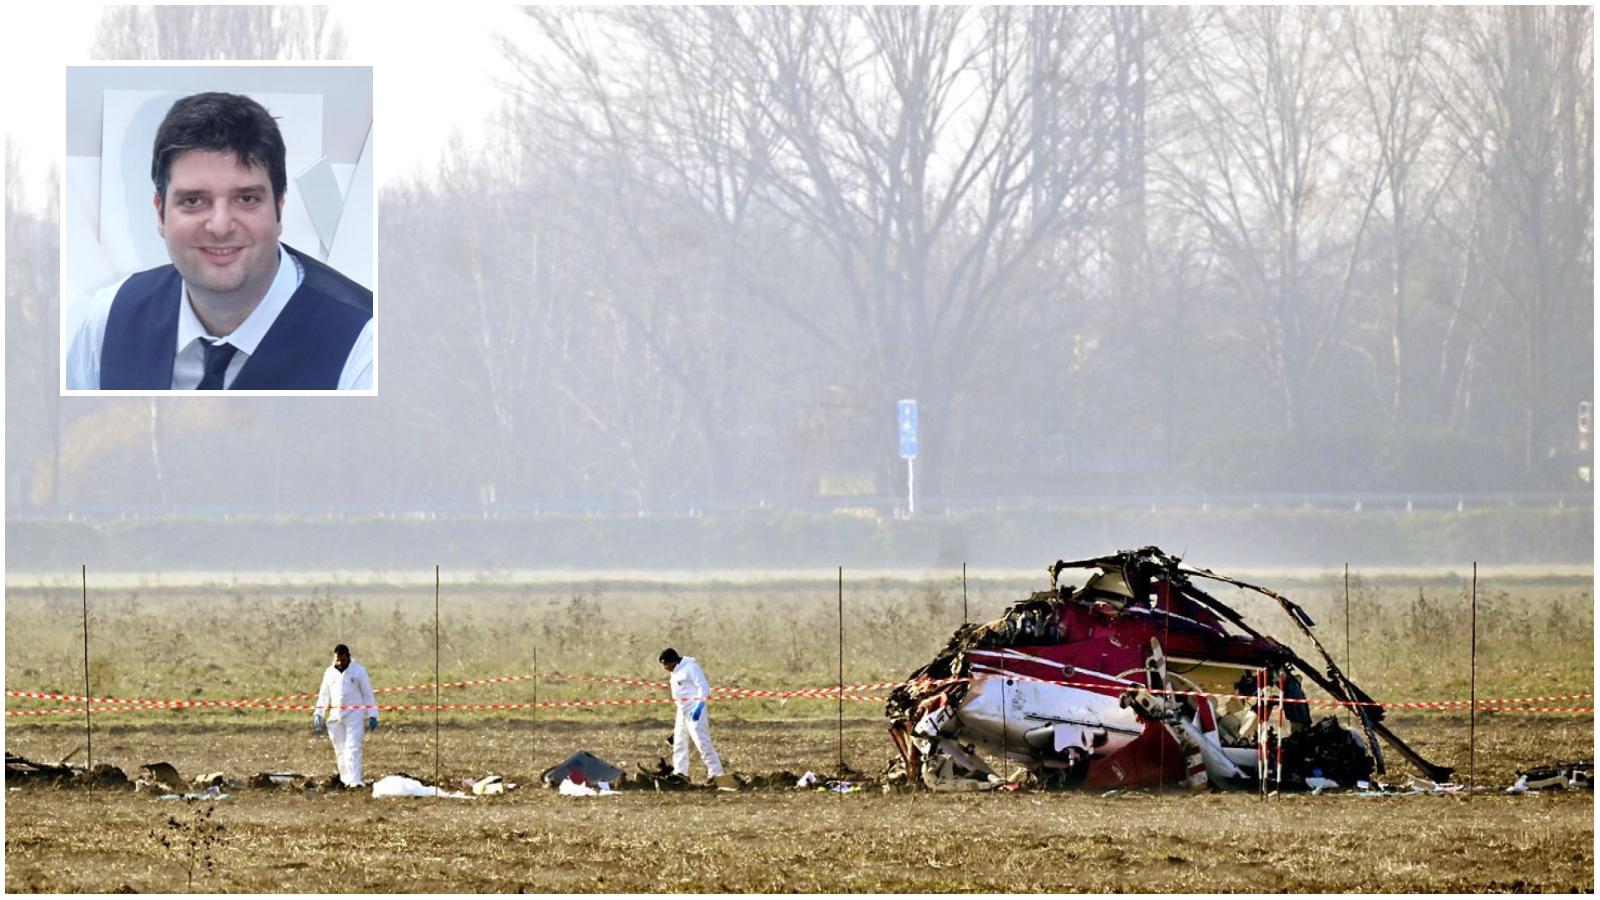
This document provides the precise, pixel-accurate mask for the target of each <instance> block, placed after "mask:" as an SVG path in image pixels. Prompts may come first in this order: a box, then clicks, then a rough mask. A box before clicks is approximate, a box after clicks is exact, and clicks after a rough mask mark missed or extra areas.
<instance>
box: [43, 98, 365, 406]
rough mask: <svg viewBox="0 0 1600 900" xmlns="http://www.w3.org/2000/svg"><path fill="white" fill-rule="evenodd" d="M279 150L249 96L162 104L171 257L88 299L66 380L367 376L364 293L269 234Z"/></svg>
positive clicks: (160, 212) (267, 381)
mask: <svg viewBox="0 0 1600 900" xmlns="http://www.w3.org/2000/svg"><path fill="white" fill-rule="evenodd" d="M286 155H287V154H286V150H285V148H284V144H283V136H282V135H281V134H280V133H279V132H278V126H277V123H276V122H274V121H273V119H272V116H271V115H270V114H269V113H268V112H267V110H266V109H265V108H264V107H262V106H261V104H259V103H257V102H256V101H254V100H251V99H250V98H249V97H244V96H240V95H238V94H223V93H204V94H194V95H192V96H189V97H184V98H183V99H181V100H179V101H178V102H176V103H174V104H173V105H172V108H171V109H170V110H168V111H167V115H166V118H164V119H163V120H162V122H161V126H160V128H158V129H157V130H156V139H155V146H154V148H153V152H152V157H151V163H150V177H151V180H152V181H153V182H154V183H155V213H156V230H157V231H158V232H159V233H160V234H161V237H162V238H163V239H164V240H165V241H166V245H167V255H168V256H169V257H170V258H171V260H172V264H171V265H166V266H160V267H158V268H155V269H150V270H148V271H144V272H137V273H135V274H133V275H131V276H129V277H128V278H127V279H125V280H124V281H123V282H121V283H120V284H118V285H115V286H114V287H113V288H111V289H108V290H106V291H103V292H102V293H101V294H100V295H99V296H97V297H96V298H95V303H94V305H93V308H92V309H91V310H90V312H89V315H88V317H87V318H86V319H85V320H84V323H83V325H82V327H81V328H79V330H78V334H77V336H76V337H75V338H74V339H73V341H72V345H71V346H70V347H69V348H68V351H67V387H69V388H74V389H85V390H115V389H123V390H188V389H198V390H223V389H228V390H313V391H314V390H364V389H370V388H371V387H372V292H371V291H369V290H367V289H366V288H364V287H362V286H361V285H359V284H357V283H356V282H354V281H351V280H350V279H348V278H346V277H344V276H343V275H340V274H339V273H338V272H336V271H334V270H333V269H331V268H329V267H328V266H327V265H325V264H323V263H322V262H321V261H319V260H317V259H316V258H315V257H313V256H310V255H307V254H305V253H301V252H300V251H298V250H295V249H294V248H292V247H289V246H288V245H286V244H282V243H280V242H279V237H280V236H281V235H282V233H283V224H282V219H283V204H284V199H285V193H286V192H287V190H288V174H287V172H286V170H285V159H286Z"/></svg>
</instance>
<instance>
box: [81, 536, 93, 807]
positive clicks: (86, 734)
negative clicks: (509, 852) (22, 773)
mask: <svg viewBox="0 0 1600 900" xmlns="http://www.w3.org/2000/svg"><path fill="white" fill-rule="evenodd" d="M79 573H80V574H81V575H82V576H83V742H84V747H85V749H84V753H85V756H84V764H83V768H84V771H85V772H88V773H90V776H89V790H91V791H92V790H94V774H93V773H94V724H93V722H92V721H91V715H92V709H93V707H94V703H92V702H91V701H90V699H89V698H90V697H92V696H93V695H92V694H90V693H89V564H88V563H84V564H83V565H82V566H81V568H80V569H79Z"/></svg>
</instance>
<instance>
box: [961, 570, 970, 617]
mask: <svg viewBox="0 0 1600 900" xmlns="http://www.w3.org/2000/svg"><path fill="white" fill-rule="evenodd" d="M970 621H972V618H971V617H970V616H968V615H967V564H966V563H962V564H961V624H963V625H965V624H967V623H968V622H970Z"/></svg>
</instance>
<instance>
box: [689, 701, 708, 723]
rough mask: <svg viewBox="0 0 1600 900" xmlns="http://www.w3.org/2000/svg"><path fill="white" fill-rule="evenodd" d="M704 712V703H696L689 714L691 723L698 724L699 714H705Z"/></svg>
mask: <svg viewBox="0 0 1600 900" xmlns="http://www.w3.org/2000/svg"><path fill="white" fill-rule="evenodd" d="M705 711H706V702H705V701H704V700H701V701H700V702H699V703H696V704H695V705H694V709H693V710H691V711H690V712H689V718H690V719H691V720H692V721H695V722H698V721H700V714H701V713H703V712H705Z"/></svg>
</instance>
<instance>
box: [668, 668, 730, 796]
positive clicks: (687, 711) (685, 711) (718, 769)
mask: <svg viewBox="0 0 1600 900" xmlns="http://www.w3.org/2000/svg"><path fill="white" fill-rule="evenodd" d="M658 659H660V660H661V668H663V669H666V670H667V671H668V672H671V673H672V677H671V679H669V684H670V686H671V689H672V700H673V705H674V706H676V707H677V718H676V720H675V721H674V723H673V727H672V771H673V772H675V773H677V774H679V775H684V776H687V775H688V774H689V744H690V742H693V743H694V748H695V749H696V750H698V751H700V759H701V760H702V761H703V762H705V764H706V772H707V774H709V775H710V776H711V777H712V778H717V777H719V776H721V775H722V759H721V757H719V756H717V748H716V747H713V746H712V745H711V716H710V715H709V714H708V713H707V712H706V701H707V700H709V699H711V683H710V682H708V681H706V673H705V672H704V671H703V670H702V669H701V668H700V664H699V663H698V662H696V661H695V659H694V657H692V656H679V655H678V651H676V650H674V649H672V648H671V647H668V648H667V649H665V650H663V651H661V656H659V657H658Z"/></svg>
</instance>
